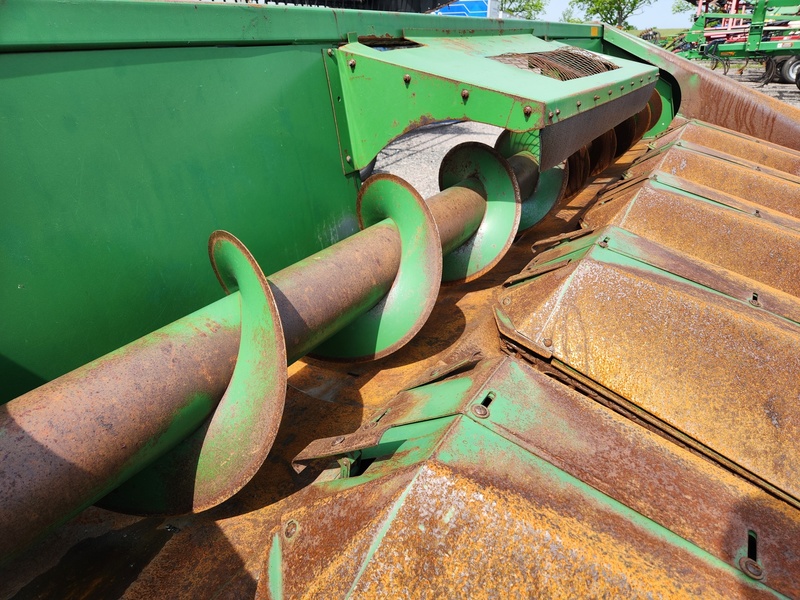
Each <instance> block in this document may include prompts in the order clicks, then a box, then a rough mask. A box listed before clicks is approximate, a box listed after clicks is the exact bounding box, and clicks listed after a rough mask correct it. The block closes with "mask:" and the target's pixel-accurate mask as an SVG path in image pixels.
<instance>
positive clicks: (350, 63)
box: [347, 58, 356, 69]
mask: <svg viewBox="0 0 800 600" xmlns="http://www.w3.org/2000/svg"><path fill="white" fill-rule="evenodd" d="M347 66H349V67H350V68H351V69H355V68H356V61H355V59H352V58H351V59H350V60H349V61H347Z"/></svg>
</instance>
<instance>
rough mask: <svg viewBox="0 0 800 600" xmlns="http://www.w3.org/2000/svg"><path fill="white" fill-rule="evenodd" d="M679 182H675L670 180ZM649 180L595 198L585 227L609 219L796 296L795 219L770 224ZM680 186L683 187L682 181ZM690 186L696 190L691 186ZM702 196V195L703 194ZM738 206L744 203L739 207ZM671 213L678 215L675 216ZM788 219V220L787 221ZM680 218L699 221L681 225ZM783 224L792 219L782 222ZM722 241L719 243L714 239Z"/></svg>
mask: <svg viewBox="0 0 800 600" xmlns="http://www.w3.org/2000/svg"><path fill="white" fill-rule="evenodd" d="M675 183H676V185H678V186H680V185H681V184H682V182H681V181H679V180H677V181H675ZM656 185H657V183H656V182H654V181H652V180H651V179H647V180H644V181H642V182H639V183H638V184H636V185H634V186H632V187H630V188H627V189H626V190H625V193H624V194H620V195H618V196H616V197H612V198H606V197H605V196H602V197H601V198H600V201H599V202H598V203H597V204H596V205H595V206H594V207H593V208H592V209H591V210H590V211H588V212H587V213H586V215H585V216H584V217H583V222H584V223H585V224H586V225H587V226H588V227H599V226H602V225H605V224H614V225H617V226H619V227H623V228H625V229H626V230H628V231H631V232H633V233H635V234H637V235H640V236H642V237H646V238H647V239H650V240H652V241H654V242H657V243H659V244H663V245H668V246H670V247H671V248H673V249H675V250H679V251H680V252H682V253H685V254H687V255H689V256H692V257H695V258H698V259H700V260H703V261H706V262H708V263H711V264H712V265H716V266H718V267H720V268H722V269H726V270H728V271H730V272H732V273H738V274H740V275H743V276H745V277H748V278H750V279H752V280H755V281H758V282H760V283H761V284H762V285H760V286H759V287H763V286H767V287H769V288H775V289H776V290H780V291H782V292H785V293H787V294H790V295H792V296H795V297H797V296H800V264H798V260H797V257H798V256H800V220H797V221H795V220H792V219H788V218H784V219H783V220H782V221H781V222H778V223H775V222H770V220H768V217H769V214H768V213H766V212H762V213H761V216H758V217H757V216H755V215H754V214H753V211H750V212H746V211H744V210H739V209H738V208H739V207H735V206H734V207H727V206H725V205H723V204H720V203H719V202H720V201H724V200H726V198H723V197H719V196H716V197H714V200H715V202H705V201H703V200H701V199H698V198H697V197H696V196H694V195H692V194H689V193H685V192H684V191H682V190H681V189H676V188H671V187H670V188H665V187H656ZM684 187H685V186H684ZM695 191H700V190H699V189H695ZM706 197H707V196H706ZM741 208H744V207H741ZM675 215H681V218H680V219H676V218H675ZM787 222H789V223H787ZM686 223H703V224H704V225H703V227H687V226H686ZM787 224H793V225H794V226H793V227H788V226H787ZM720 240H724V243H720Z"/></svg>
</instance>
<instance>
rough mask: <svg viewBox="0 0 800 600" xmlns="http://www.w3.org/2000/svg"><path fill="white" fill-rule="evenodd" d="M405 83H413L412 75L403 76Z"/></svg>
mask: <svg viewBox="0 0 800 600" xmlns="http://www.w3.org/2000/svg"><path fill="white" fill-rule="evenodd" d="M403 81H405V82H406V83H411V75H409V74H408V73H406V74H405V75H403Z"/></svg>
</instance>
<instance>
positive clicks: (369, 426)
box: [362, 421, 377, 429]
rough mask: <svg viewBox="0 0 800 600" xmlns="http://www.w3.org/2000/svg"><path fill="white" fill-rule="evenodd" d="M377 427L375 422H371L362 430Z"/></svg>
mask: <svg viewBox="0 0 800 600" xmlns="http://www.w3.org/2000/svg"><path fill="white" fill-rule="evenodd" d="M376 425H377V423H376V422H375V421H370V422H369V423H366V424H365V425H364V427H363V428H362V429H375V426H376Z"/></svg>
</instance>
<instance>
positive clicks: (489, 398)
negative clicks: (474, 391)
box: [481, 392, 495, 408]
mask: <svg viewBox="0 0 800 600" xmlns="http://www.w3.org/2000/svg"><path fill="white" fill-rule="evenodd" d="M494 399H495V393H494V392H489V393H488V394H486V397H485V398H484V399H483V401H482V402H481V405H483V406H485V407H486V408H489V405H490V404H491V403H492V402H493V401H494Z"/></svg>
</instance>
